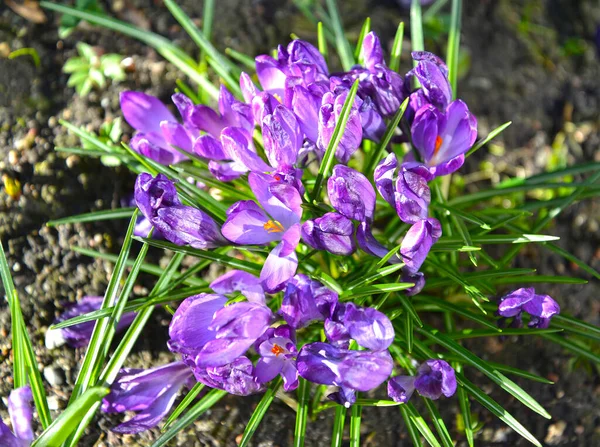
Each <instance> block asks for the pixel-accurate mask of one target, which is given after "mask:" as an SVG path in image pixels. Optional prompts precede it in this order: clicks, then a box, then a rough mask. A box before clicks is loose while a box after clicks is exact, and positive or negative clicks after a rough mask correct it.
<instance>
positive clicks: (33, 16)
mask: <svg viewBox="0 0 600 447" xmlns="http://www.w3.org/2000/svg"><path fill="white" fill-rule="evenodd" d="M6 5H7V6H8V7H9V8H10V9H12V10H13V11H14V12H16V13H17V14H19V15H20V16H21V17H23V18H25V19H27V20H29V21H30V22H33V23H46V21H47V20H48V18H47V17H46V14H44V11H42V9H41V8H40V4H39V2H36V1H33V0H25V1H23V2H22V3H21V2H19V3H17V2H16V1H14V0H6Z"/></svg>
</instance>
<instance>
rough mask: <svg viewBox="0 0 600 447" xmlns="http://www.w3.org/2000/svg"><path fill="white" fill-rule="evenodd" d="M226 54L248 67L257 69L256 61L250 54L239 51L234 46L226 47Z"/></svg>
mask: <svg viewBox="0 0 600 447" xmlns="http://www.w3.org/2000/svg"><path fill="white" fill-rule="evenodd" d="M225 54H227V55H228V56H230V57H231V58H232V59H234V60H236V61H238V62H240V63H241V64H243V65H245V66H246V68H248V69H250V70H252V71H254V70H256V63H255V62H254V59H252V58H251V57H250V56H247V55H245V54H243V53H240V52H239V51H235V50H234V49H233V48H225Z"/></svg>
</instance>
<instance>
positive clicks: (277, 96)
mask: <svg viewBox="0 0 600 447" xmlns="http://www.w3.org/2000/svg"><path fill="white" fill-rule="evenodd" d="M273 97H274V98H275V99H276V100H277V101H279V102H281V103H283V101H282V100H281V96H279V95H278V94H277V93H273Z"/></svg>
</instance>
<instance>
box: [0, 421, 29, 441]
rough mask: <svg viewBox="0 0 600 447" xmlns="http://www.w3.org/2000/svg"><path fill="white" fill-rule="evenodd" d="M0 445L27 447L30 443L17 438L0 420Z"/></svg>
mask: <svg viewBox="0 0 600 447" xmlns="http://www.w3.org/2000/svg"><path fill="white" fill-rule="evenodd" d="M0 445H2V446H3V447H29V446H30V445H31V442H29V441H25V440H23V439H19V438H17V437H16V436H15V435H13V433H12V431H10V428H8V426H7V425H6V424H5V423H4V422H2V420H0Z"/></svg>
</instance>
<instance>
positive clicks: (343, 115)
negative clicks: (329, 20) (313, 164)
mask: <svg viewBox="0 0 600 447" xmlns="http://www.w3.org/2000/svg"><path fill="white" fill-rule="evenodd" d="M328 1H334V0H328ZM357 91H358V79H357V80H356V81H355V82H354V84H353V85H352V88H351V89H350V91H349V92H348V96H347V97H346V101H345V102H344V106H343V107H342V110H341V112H340V116H339V118H338V120H337V123H336V125H335V128H334V129H333V133H332V134H331V139H330V140H329V144H328V145H327V150H326V151H325V155H323V160H322V161H321V166H319V172H318V174H317V179H316V180H315V186H314V188H313V190H312V196H311V201H315V200H318V198H319V195H320V193H321V188H322V186H323V181H325V178H326V177H327V176H328V175H329V171H331V167H332V166H333V162H334V160H335V152H336V150H337V147H338V145H339V144H340V141H341V140H342V137H343V135H344V131H345V130H346V124H347V123H348V119H349V118H350V112H351V111H352V105H353V104H354V98H355V97H356V92H357Z"/></svg>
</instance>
